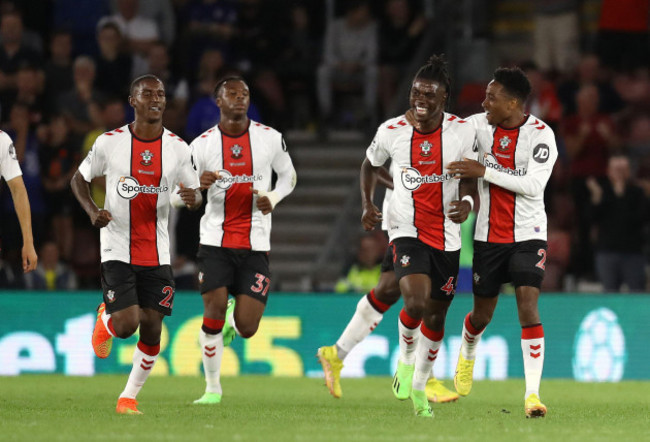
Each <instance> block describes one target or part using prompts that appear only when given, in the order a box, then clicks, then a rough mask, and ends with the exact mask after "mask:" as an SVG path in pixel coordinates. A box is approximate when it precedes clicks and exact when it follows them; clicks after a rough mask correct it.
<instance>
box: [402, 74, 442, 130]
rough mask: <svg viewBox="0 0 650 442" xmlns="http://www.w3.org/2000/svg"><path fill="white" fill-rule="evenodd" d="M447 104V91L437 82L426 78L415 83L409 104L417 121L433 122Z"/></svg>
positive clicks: (416, 80) (418, 79) (417, 79)
mask: <svg viewBox="0 0 650 442" xmlns="http://www.w3.org/2000/svg"><path fill="white" fill-rule="evenodd" d="M446 102H447V91H446V90H445V88H444V86H442V85H441V84H440V83H438V82H437V81H434V80H427V79H424V78H416V79H415V81H413V85H412V86H411V93H410V96H409V104H410V105H411V110H412V111H413V116H414V117H415V119H416V121H418V122H420V123H426V122H433V120H435V119H436V118H438V117H439V115H440V114H441V113H442V111H443V110H444V108H445V104H446Z"/></svg>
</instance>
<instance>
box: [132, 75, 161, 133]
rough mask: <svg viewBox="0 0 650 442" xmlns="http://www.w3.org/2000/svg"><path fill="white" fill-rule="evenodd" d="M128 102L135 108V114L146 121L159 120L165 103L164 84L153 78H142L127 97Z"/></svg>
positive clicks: (153, 121)
mask: <svg viewBox="0 0 650 442" xmlns="http://www.w3.org/2000/svg"><path fill="white" fill-rule="evenodd" d="M129 104H131V107H133V109H134V110H135V113H136V116H138V117H139V118H143V119H144V120H146V121H147V122H148V123H155V122H158V121H161V120H162V115H163V112H164V111H165V106H166V104H167V99H166V97H165V86H164V85H163V84H162V82H160V81H159V80H155V79H153V78H148V79H146V80H143V81H141V82H140V83H139V84H138V85H137V86H136V88H135V91H133V95H131V96H130V97H129Z"/></svg>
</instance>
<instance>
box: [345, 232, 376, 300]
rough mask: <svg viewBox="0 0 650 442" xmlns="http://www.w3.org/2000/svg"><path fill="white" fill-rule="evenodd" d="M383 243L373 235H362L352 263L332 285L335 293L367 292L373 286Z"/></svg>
mask: <svg viewBox="0 0 650 442" xmlns="http://www.w3.org/2000/svg"><path fill="white" fill-rule="evenodd" d="M385 248H386V245H385V244H381V243H380V242H379V238H377V237H376V236H375V235H364V236H362V237H361V239H360V241H359V250H358V252H357V254H356V258H355V260H354V263H352V265H351V266H349V267H348V268H347V269H346V271H345V275H344V276H343V277H342V278H341V279H339V281H338V282H337V283H336V286H335V287H334V291H335V292H337V293H350V292H352V293H367V292H369V291H370V290H372V288H373V287H374V286H375V284H376V283H377V281H378V280H379V275H380V274H381V259H382V257H383V252H384V249H385Z"/></svg>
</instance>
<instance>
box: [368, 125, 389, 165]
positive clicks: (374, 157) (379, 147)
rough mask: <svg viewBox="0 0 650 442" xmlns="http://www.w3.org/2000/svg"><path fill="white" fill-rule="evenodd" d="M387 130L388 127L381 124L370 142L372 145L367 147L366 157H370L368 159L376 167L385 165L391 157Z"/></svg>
mask: <svg viewBox="0 0 650 442" xmlns="http://www.w3.org/2000/svg"><path fill="white" fill-rule="evenodd" d="M386 132H387V129H385V128H384V127H383V126H380V127H379V129H377V133H376V134H375V138H374V139H373V140H372V143H370V146H368V149H366V157H367V158H368V161H370V164H372V165H373V166H375V167H380V166H383V165H384V164H385V163H386V161H388V158H390V152H389V151H388V148H389V143H388V139H387V137H386Z"/></svg>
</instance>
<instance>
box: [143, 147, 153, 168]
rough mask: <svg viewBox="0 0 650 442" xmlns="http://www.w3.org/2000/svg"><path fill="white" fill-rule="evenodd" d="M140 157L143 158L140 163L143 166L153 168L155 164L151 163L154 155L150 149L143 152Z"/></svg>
mask: <svg viewBox="0 0 650 442" xmlns="http://www.w3.org/2000/svg"><path fill="white" fill-rule="evenodd" d="M140 156H141V157H142V161H140V164H142V165H143V166H151V165H152V164H153V162H152V161H151V159H152V158H153V153H151V151H149V149H147V150H145V151H144V152H142V153H141V154H140Z"/></svg>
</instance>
